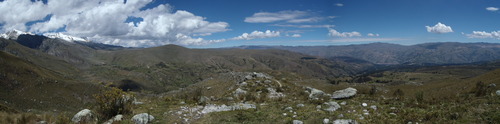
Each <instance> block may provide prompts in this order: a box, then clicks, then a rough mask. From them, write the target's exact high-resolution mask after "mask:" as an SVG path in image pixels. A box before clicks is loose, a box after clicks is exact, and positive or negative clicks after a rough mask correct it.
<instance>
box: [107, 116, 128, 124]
mask: <svg viewBox="0 0 500 124" xmlns="http://www.w3.org/2000/svg"><path fill="white" fill-rule="evenodd" d="M122 119H123V115H116V116H115V117H113V118H111V119H109V120H108V121H106V122H104V124H113V123H114V122H120V121H122Z"/></svg>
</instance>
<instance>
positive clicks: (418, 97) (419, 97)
mask: <svg viewBox="0 0 500 124" xmlns="http://www.w3.org/2000/svg"><path fill="white" fill-rule="evenodd" d="M415 100H417V102H419V103H421V102H423V101H424V92H422V91H419V92H417V93H415Z"/></svg>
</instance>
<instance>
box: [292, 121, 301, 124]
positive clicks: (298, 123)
mask: <svg viewBox="0 0 500 124" xmlns="http://www.w3.org/2000/svg"><path fill="white" fill-rule="evenodd" d="M293 124H304V122H302V121H300V120H293Z"/></svg>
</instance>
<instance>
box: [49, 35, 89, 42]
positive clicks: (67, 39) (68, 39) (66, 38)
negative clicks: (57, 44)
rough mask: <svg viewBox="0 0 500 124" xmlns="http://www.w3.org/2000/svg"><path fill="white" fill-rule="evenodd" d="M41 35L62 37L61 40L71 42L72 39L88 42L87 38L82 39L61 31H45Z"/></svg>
mask: <svg viewBox="0 0 500 124" xmlns="http://www.w3.org/2000/svg"><path fill="white" fill-rule="evenodd" d="M43 35H44V36H46V37H49V38H59V39H63V40H66V41H69V42H73V41H81V42H88V40H87V39H84V38H81V37H75V36H70V35H65V34H63V33H45V34H43Z"/></svg>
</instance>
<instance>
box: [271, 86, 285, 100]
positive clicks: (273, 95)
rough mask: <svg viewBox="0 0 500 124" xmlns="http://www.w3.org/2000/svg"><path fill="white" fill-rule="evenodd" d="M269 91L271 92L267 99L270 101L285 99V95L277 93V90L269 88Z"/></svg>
mask: <svg viewBox="0 0 500 124" xmlns="http://www.w3.org/2000/svg"><path fill="white" fill-rule="evenodd" d="M267 91H269V92H268V94H267V97H268V98H270V99H274V98H280V97H285V94H283V93H279V92H276V89H274V88H270V87H269V88H267Z"/></svg>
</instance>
